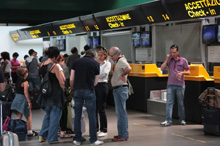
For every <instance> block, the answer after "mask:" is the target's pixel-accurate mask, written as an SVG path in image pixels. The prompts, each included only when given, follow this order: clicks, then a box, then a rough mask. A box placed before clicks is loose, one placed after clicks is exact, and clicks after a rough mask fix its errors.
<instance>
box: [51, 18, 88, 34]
mask: <svg viewBox="0 0 220 146" xmlns="http://www.w3.org/2000/svg"><path fill="white" fill-rule="evenodd" d="M52 26H53V29H54V31H55V32H56V34H57V35H66V34H72V33H78V32H83V31H85V28H84V26H83V24H82V23H81V22H80V20H79V17H77V18H71V19H66V20H62V21H56V22H53V23H52Z"/></svg>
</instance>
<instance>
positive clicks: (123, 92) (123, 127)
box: [113, 87, 128, 138]
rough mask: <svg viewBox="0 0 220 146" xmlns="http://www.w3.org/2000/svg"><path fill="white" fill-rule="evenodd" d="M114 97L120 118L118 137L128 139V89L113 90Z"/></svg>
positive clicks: (117, 114)
mask: <svg viewBox="0 0 220 146" xmlns="http://www.w3.org/2000/svg"><path fill="white" fill-rule="evenodd" d="M113 96H114V100H115V111H116V116H117V118H118V122H117V126H118V135H119V136H121V137H123V138H127V137H128V117H127V111H126V100H127V99H128V87H119V88H116V89H113Z"/></svg>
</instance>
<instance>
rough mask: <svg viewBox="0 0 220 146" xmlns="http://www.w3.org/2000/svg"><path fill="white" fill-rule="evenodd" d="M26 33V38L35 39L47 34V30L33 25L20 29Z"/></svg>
mask: <svg viewBox="0 0 220 146" xmlns="http://www.w3.org/2000/svg"><path fill="white" fill-rule="evenodd" d="M22 31H24V32H25V33H26V35H27V38H28V39H35V38H41V37H46V36H48V34H47V32H46V31H45V29H44V28H43V27H42V26H34V27H30V28H25V29H22Z"/></svg>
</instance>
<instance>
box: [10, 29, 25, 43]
mask: <svg viewBox="0 0 220 146" xmlns="http://www.w3.org/2000/svg"><path fill="white" fill-rule="evenodd" d="M10 36H11V38H12V39H13V41H15V42H16V41H18V40H21V39H22V38H21V37H20V35H19V34H18V32H17V31H10Z"/></svg>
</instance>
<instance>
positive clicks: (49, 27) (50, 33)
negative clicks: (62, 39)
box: [43, 23, 57, 36]
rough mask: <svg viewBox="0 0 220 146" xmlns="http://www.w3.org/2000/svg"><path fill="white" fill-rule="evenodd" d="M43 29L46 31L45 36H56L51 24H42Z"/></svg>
mask: <svg viewBox="0 0 220 146" xmlns="http://www.w3.org/2000/svg"><path fill="white" fill-rule="evenodd" d="M43 28H44V30H45V31H46V33H47V36H56V35H57V33H56V31H55V30H54V28H53V26H52V24H51V23H47V24H43Z"/></svg>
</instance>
